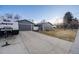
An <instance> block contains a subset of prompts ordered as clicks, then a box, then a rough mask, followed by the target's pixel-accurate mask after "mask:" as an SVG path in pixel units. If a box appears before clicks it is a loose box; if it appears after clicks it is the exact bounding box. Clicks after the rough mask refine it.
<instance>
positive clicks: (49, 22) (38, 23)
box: [37, 22, 53, 26]
mask: <svg viewBox="0 0 79 59" xmlns="http://www.w3.org/2000/svg"><path fill="white" fill-rule="evenodd" d="M46 23H47V24H50V25H52V26H53V24H52V23H50V22H45V23H38V24H37V25H40V24H46Z"/></svg>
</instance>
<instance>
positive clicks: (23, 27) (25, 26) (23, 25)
mask: <svg viewBox="0 0 79 59" xmlns="http://www.w3.org/2000/svg"><path fill="white" fill-rule="evenodd" d="M18 24H19V30H20V31H32V30H33V26H34V23H32V22H30V21H28V20H26V19H24V20H19V21H18Z"/></svg>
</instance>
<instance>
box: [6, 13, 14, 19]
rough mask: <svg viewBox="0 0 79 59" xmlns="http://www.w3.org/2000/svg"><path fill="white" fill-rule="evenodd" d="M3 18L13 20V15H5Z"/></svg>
mask: <svg viewBox="0 0 79 59" xmlns="http://www.w3.org/2000/svg"><path fill="white" fill-rule="evenodd" d="M5 17H6V18H7V19H12V18H13V15H12V14H9V13H6V14H5Z"/></svg>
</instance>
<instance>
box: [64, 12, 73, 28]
mask: <svg viewBox="0 0 79 59" xmlns="http://www.w3.org/2000/svg"><path fill="white" fill-rule="evenodd" d="M63 19H64V28H70V23H71V22H72V20H73V15H72V13H71V12H66V14H65V15H64V17H63Z"/></svg>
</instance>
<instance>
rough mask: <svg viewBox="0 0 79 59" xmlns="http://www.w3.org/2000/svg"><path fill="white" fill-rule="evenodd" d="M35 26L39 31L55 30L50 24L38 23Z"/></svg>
mask: <svg viewBox="0 0 79 59" xmlns="http://www.w3.org/2000/svg"><path fill="white" fill-rule="evenodd" d="M37 25H38V27H39V31H50V30H53V29H54V28H56V26H54V25H53V24H51V23H50V22H44V23H39V24H37Z"/></svg>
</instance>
